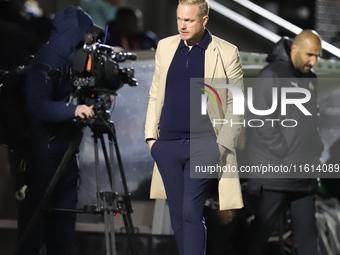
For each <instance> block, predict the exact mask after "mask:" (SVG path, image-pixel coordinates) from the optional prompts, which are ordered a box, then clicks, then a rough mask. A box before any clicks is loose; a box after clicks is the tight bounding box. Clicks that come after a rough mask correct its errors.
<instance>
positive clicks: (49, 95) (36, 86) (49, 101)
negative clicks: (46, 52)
mask: <svg viewBox="0 0 340 255" xmlns="http://www.w3.org/2000/svg"><path fill="white" fill-rule="evenodd" d="M25 84H26V86H25V90H26V96H27V97H26V99H27V105H28V109H29V111H30V112H31V113H32V114H33V115H34V116H35V117H37V118H38V119H40V120H43V121H48V122H60V121H66V120H69V119H72V118H74V117H75V110H76V107H77V106H76V105H72V104H67V102H64V101H54V100H53V97H54V95H53V93H54V89H53V83H52V81H51V80H50V79H49V78H48V77H46V74H44V73H43V72H41V71H38V70H32V71H31V72H30V73H29V74H28V75H27V78H26V83H25Z"/></svg>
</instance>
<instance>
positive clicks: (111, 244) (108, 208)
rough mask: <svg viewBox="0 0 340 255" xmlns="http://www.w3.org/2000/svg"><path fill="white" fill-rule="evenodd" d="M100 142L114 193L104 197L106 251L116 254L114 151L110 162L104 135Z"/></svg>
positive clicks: (111, 151) (111, 153)
mask: <svg viewBox="0 0 340 255" xmlns="http://www.w3.org/2000/svg"><path fill="white" fill-rule="evenodd" d="M100 140H101V144H102V150H103V154H104V159H105V163H106V169H107V173H108V176H109V179H110V184H111V189H112V192H111V193H110V194H111V196H110V197H109V193H105V194H104V195H103V200H104V205H105V207H104V221H105V241H106V249H107V251H108V250H111V252H112V254H113V255H115V254H116V240H115V233H114V214H115V212H116V211H117V208H118V206H117V202H116V201H117V200H116V196H115V195H114V193H113V192H114V190H115V182H114V177H113V176H114V173H113V172H112V167H113V149H112V148H111V146H110V160H109V158H108V154H107V149H106V145H105V141H104V137H103V134H101V135H100Z"/></svg>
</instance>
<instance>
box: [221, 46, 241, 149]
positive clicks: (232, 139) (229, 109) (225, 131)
mask: <svg viewBox="0 0 340 255" xmlns="http://www.w3.org/2000/svg"><path fill="white" fill-rule="evenodd" d="M228 52H229V51H228ZM224 65H225V66H224V68H225V72H226V76H227V83H228V84H231V85H234V86H236V87H238V88H239V89H240V90H241V91H242V92H243V87H244V85H243V71H242V64H241V60H240V56H239V53H238V50H237V48H236V47H233V50H232V52H231V53H230V55H229V58H228V59H227V61H226V62H224ZM226 92H227V93H228V94H227V97H226V98H227V102H226V107H225V108H224V111H225V113H224V119H226V120H228V123H227V124H224V125H223V126H222V128H221V130H220V132H219V134H218V136H217V143H219V144H221V145H222V146H224V147H225V148H227V149H229V150H230V151H235V146H236V144H237V139H238V136H239V134H240V132H241V129H242V122H243V120H244V116H243V115H234V114H233V94H232V93H231V91H229V90H226ZM231 121H232V123H234V124H233V125H231V124H230V123H231ZM236 123H237V124H236Z"/></svg>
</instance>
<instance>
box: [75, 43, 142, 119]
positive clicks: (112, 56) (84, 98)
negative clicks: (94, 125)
mask: <svg viewBox="0 0 340 255" xmlns="http://www.w3.org/2000/svg"><path fill="white" fill-rule="evenodd" d="M136 58H137V57H136V55H134V54H132V53H130V52H115V51H114V47H111V46H108V45H105V44H99V43H94V44H92V45H87V46H85V47H84V48H81V49H79V50H77V51H76V53H75V56H74V61H73V67H72V75H73V85H74V86H76V87H78V89H80V96H79V98H78V100H79V102H78V103H81V104H83V103H84V104H86V105H94V112H95V117H96V116H102V117H104V118H105V119H108V118H109V113H107V112H108V110H109V109H110V108H111V105H112V99H111V97H110V95H116V91H117V90H118V89H120V88H121V87H122V86H123V84H128V85H129V86H131V87H134V86H137V85H138V83H137V80H136V79H135V78H134V69H133V67H129V68H128V67H124V68H122V67H119V64H118V62H124V61H125V60H135V59H136Z"/></svg>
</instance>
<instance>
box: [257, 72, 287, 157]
mask: <svg viewBox="0 0 340 255" xmlns="http://www.w3.org/2000/svg"><path fill="white" fill-rule="evenodd" d="M274 87H276V88H277V89H278V97H279V98H280V91H279V90H280V87H281V86H280V79H279V78H277V77H276V75H275V74H274V73H273V71H271V70H266V69H265V70H263V71H262V72H261V73H260V75H259V76H258V78H257V79H256V81H255V83H254V88H253V106H254V108H255V109H257V110H268V109H270V108H271V107H272V104H273V88H274ZM280 109H281V107H280V100H279V101H278V105H277V108H276V110H275V111H274V112H273V113H271V114H269V115H263V116H261V115H252V116H255V118H256V119H260V120H262V121H263V123H264V125H263V126H262V127H260V128H254V129H255V135H256V136H257V138H258V139H259V141H260V142H261V143H262V144H263V145H264V146H265V147H266V148H268V149H269V151H270V152H271V153H272V154H273V155H275V156H276V157H278V158H284V157H285V156H287V154H288V145H287V143H286V141H285V138H284V136H283V134H282V132H281V129H280V126H279V125H278V121H277V120H280V121H281V118H280V113H279V111H280ZM268 120H275V121H268Z"/></svg>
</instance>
